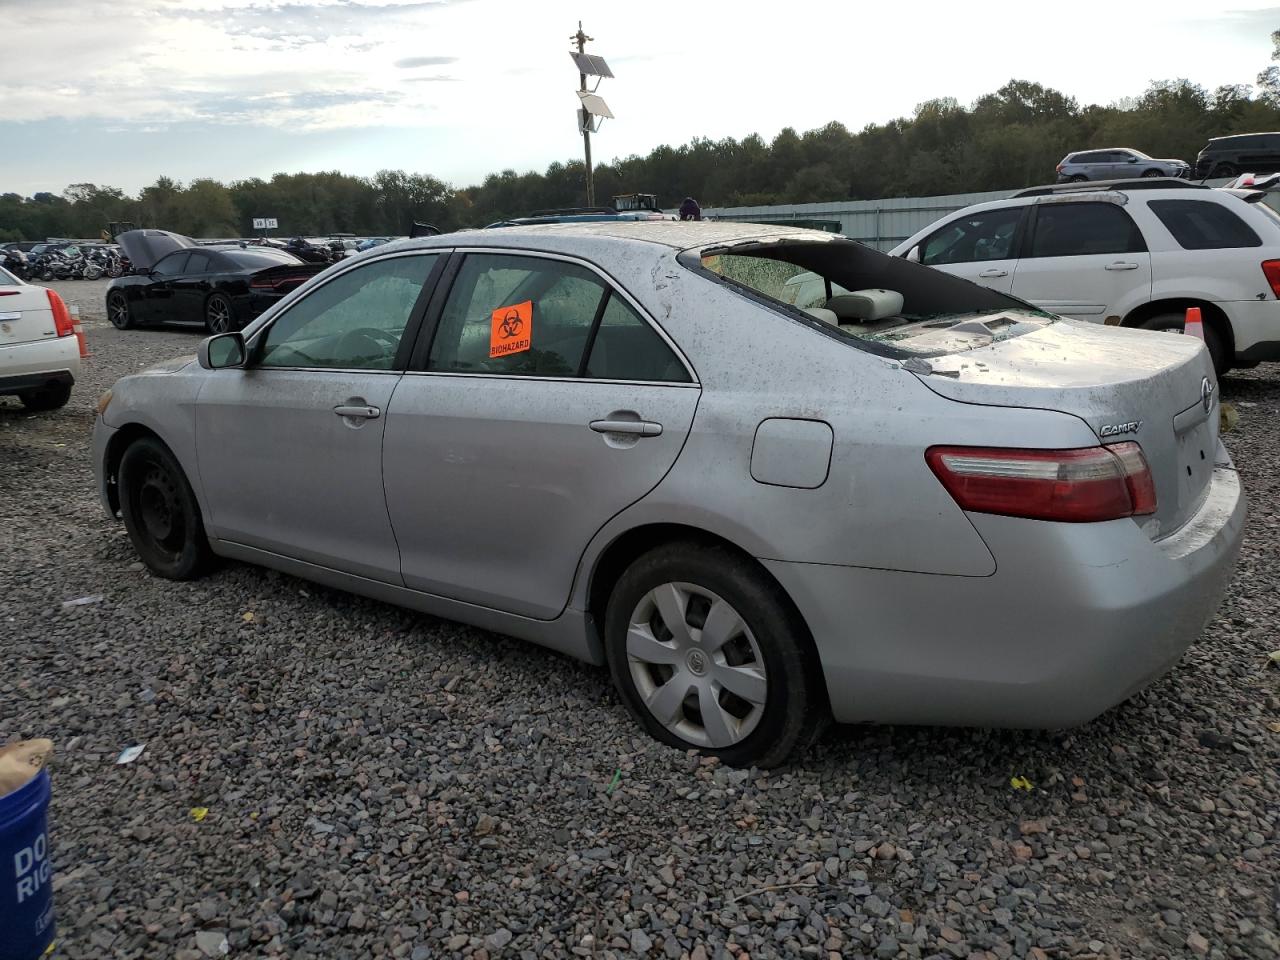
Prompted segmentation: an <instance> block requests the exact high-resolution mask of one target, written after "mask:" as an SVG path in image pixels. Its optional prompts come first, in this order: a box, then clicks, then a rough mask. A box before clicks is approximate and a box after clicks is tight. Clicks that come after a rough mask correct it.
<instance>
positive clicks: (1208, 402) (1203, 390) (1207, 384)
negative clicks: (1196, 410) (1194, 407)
mask: <svg viewBox="0 0 1280 960" xmlns="http://www.w3.org/2000/svg"><path fill="white" fill-rule="evenodd" d="M1200 402H1201V403H1202V404H1204V412H1205V413H1208V412H1209V411H1210V410H1211V409H1212V408H1213V383H1212V382H1211V381H1210V380H1209V378H1208V377H1205V378H1204V379H1202V380H1201V381H1200Z"/></svg>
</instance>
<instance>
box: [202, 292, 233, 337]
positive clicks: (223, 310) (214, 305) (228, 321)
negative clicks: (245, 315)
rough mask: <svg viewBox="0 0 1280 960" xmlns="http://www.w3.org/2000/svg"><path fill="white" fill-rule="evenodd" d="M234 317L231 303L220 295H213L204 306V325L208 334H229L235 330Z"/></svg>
mask: <svg viewBox="0 0 1280 960" xmlns="http://www.w3.org/2000/svg"><path fill="white" fill-rule="evenodd" d="M235 322H236V315H235V312H234V311H233V310H232V309H231V301H230V300H228V299H227V298H226V296H224V295H223V294H221V293H215V294H214V295H213V296H211V297H210V298H209V299H208V300H206V301H205V305H204V325H205V327H207V328H208V330H209V332H210V333H230V332H231V331H232V330H233V329H234V328H235Z"/></svg>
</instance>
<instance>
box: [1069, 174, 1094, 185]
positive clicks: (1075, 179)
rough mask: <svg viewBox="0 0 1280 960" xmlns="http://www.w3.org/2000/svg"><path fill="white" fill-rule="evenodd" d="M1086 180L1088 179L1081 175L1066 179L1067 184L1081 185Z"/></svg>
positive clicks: (1073, 175)
mask: <svg viewBox="0 0 1280 960" xmlns="http://www.w3.org/2000/svg"><path fill="white" fill-rule="evenodd" d="M1088 179H1089V178H1088V177H1086V176H1085V175H1084V174H1083V173H1076V174H1072V175H1071V176H1069V177H1067V183H1083V182H1084V181H1085V180H1088Z"/></svg>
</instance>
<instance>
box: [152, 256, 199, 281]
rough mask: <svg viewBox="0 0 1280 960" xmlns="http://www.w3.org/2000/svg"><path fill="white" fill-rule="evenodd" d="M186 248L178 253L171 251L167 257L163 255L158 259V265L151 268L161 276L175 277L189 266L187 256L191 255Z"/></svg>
mask: <svg viewBox="0 0 1280 960" xmlns="http://www.w3.org/2000/svg"><path fill="white" fill-rule="evenodd" d="M190 256H191V254H189V253H188V252H187V251H186V250H181V251H179V252H178V253H171V254H169V255H168V256H167V257H162V258H161V259H160V260H158V261H156V265H155V266H154V267H152V268H151V272H152V273H154V274H156V275H157V276H161V277H173V276H176V275H178V274H180V273H182V272H183V270H184V269H186V266H187V258H188V257H190Z"/></svg>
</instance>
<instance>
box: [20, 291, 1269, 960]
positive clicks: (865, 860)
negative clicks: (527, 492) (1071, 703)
mask: <svg viewBox="0 0 1280 960" xmlns="http://www.w3.org/2000/svg"><path fill="white" fill-rule="evenodd" d="M63 286H65V287H68V288H70V289H69V290H68V293H69V294H70V295H73V296H76V297H77V298H78V299H80V300H82V302H84V304H85V307H86V310H85V316H86V318H89V319H88V320H87V322H86V327H87V331H88V337H89V344H90V348H91V350H92V351H93V359H92V360H91V361H90V364H89V367H88V371H87V375H86V377H85V379H84V380H83V381H82V382H81V383H80V384H78V385H77V387H76V390H75V393H74V395H73V397H72V400H71V404H70V405H69V406H68V407H67V408H66V409H65V410H63V411H60V412H58V413H54V414H46V415H38V416H32V415H28V414H26V413H25V412H23V411H22V409H21V408H20V407H19V406H18V405H17V403H16V402H14V401H11V400H0V463H3V470H0V553H2V555H3V556H4V558H5V561H4V563H3V565H2V566H0V595H3V596H4V598H5V601H4V606H3V608H2V612H0V622H3V624H4V629H3V631H2V632H0V657H2V658H3V659H2V660H0V662H3V664H4V665H5V669H4V671H3V675H0V742H3V741H5V740H7V739H9V738H13V737H27V736H36V735H43V736H49V737H52V738H54V739H55V740H56V741H57V744H58V751H57V754H56V756H55V762H54V766H53V769H52V772H53V782H54V800H53V808H52V824H51V829H52V832H53V840H54V851H55V852H54V858H55V864H56V869H57V879H56V887H55V889H56V891H57V893H56V903H57V910H58V914H59V923H60V942H61V951H62V953H63V955H65V956H67V957H104V956H118V957H148V958H149V957H154V956H173V957H177V958H180V960H196V958H199V957H202V956H217V955H219V954H220V951H221V949H222V945H223V941H224V938H225V941H226V945H227V947H229V949H230V953H231V954H232V955H233V956H253V957H261V956H275V955H287V956H290V957H326V958H346V957H352V958H354V957H384V956H393V957H409V958H412V960H423V958H427V957H437V956H450V955H459V954H470V955H471V956H473V957H476V958H486V957H499V956H520V957H535V956H567V955H571V954H572V955H578V956H584V957H585V956H596V955H599V956H619V957H622V956H633V955H650V956H654V957H671V958H678V957H686V956H687V957H692V958H703V957H718V956H726V955H734V956H737V957H739V958H743V957H747V956H748V954H749V955H750V956H753V957H764V956H773V955H788V956H797V955H798V956H805V957H820V958H826V960H830V958H831V957H834V956H843V957H855V956H857V957H862V956H868V957H877V958H891V957H941V958H952V957H957V958H974V957H980V958H992V957H995V958H1001V960H1003V958H1008V957H1016V958H1024V957H1030V958H1035V960H1047V958H1067V957H1075V958H1085V957H1095V956H1096V957H1108V958H1114V957H1141V958H1157V957H1170V958H1172V957H1201V956H1210V957H1256V958H1268V960H1272V958H1275V957H1277V956H1278V955H1280V936H1278V934H1277V911H1278V909H1280V888H1278V887H1277V865H1278V863H1280V858H1278V857H1277V850H1276V841H1277V820H1278V819H1280V807H1278V806H1277V802H1278V801H1277V797H1278V796H1280V793H1278V788H1280V763H1278V760H1280V732H1278V731H1280V725H1278V721H1280V670H1274V669H1267V668H1266V666H1265V662H1266V661H1265V654H1266V652H1267V651H1268V650H1271V649H1274V648H1276V647H1277V646H1280V642H1277V639H1276V627H1275V625H1276V613H1277V606H1278V605H1280V599H1278V597H1280V593H1278V591H1277V587H1280V573H1278V572H1277V571H1280V551H1278V550H1277V546H1276V536H1277V533H1280V523H1278V519H1277V506H1276V505H1277V503H1280V482H1278V480H1277V477H1276V471H1275V465H1276V463H1277V462H1280V435H1278V433H1277V427H1276V423H1277V418H1278V417H1280V367H1278V366H1269V367H1263V368H1260V369H1259V370H1258V371H1255V372H1250V373H1245V374H1240V375H1236V376H1233V377H1231V378H1229V379H1228V380H1227V381H1226V382H1225V383H1224V385H1223V395H1224V398H1225V399H1227V400H1229V401H1233V402H1235V403H1236V405H1237V406H1238V407H1239V409H1240V413H1241V415H1242V417H1241V423H1240V425H1239V427H1238V429H1237V431H1236V432H1235V433H1234V434H1232V435H1231V437H1230V438H1229V442H1230V445H1231V448H1232V451H1233V453H1234V455H1235V458H1236V461H1237V463H1238V465H1239V467H1240V470H1241V472H1242V473H1243V475H1244V477H1245V480H1246V486H1247V488H1248V490H1249V495H1250V498H1251V506H1252V515H1251V517H1250V520H1249V529H1248V540H1247V542H1246V544H1245V548H1244V554H1243V558H1242V561H1241V565H1240V570H1239V573H1238V575H1237V576H1236V578H1235V581H1234V583H1233V584H1232V586H1231V589H1230V594H1229V597H1228V598H1227V601H1226V603H1225V605H1224V606H1223V609H1222V611H1221V613H1220V614H1219V616H1218V617H1217V618H1216V619H1215V620H1214V621H1213V622H1212V624H1211V625H1210V626H1209V628H1208V629H1207V631H1206V634H1205V636H1204V638H1203V639H1202V640H1201V641H1200V642H1199V643H1198V644H1197V645H1196V646H1195V647H1193V649H1192V650H1191V651H1190V652H1189V653H1188V655H1187V656H1186V658H1185V659H1184V660H1183V661H1182V663H1181V664H1180V665H1179V666H1178V667H1177V668H1176V669H1175V670H1174V671H1173V673H1172V674H1171V675H1170V676H1169V677H1167V678H1165V679H1164V680H1161V681H1160V682H1158V683H1156V684H1155V685H1154V686H1153V687H1152V688H1150V689H1149V690H1147V691H1146V692H1144V693H1143V694H1141V695H1139V696H1138V697H1136V698H1135V699H1134V700H1132V701H1131V702H1129V703H1127V704H1125V705H1123V706H1122V707H1120V708H1118V709H1116V710H1113V711H1111V712H1110V713H1108V714H1107V715H1105V716H1103V717H1101V718H1100V719H1098V720H1096V721H1095V722H1093V723H1091V724H1089V725H1088V726H1086V727H1083V728H1080V729H1077V730H1072V731H1067V732H1062V733H1056V734H1055V733H1043V734H1041V733H1028V732H1008V731H983V730H944V729H934V728H907V727H883V728H873V727H858V728H844V729H839V730H835V731H832V732H831V733H830V734H828V735H827V736H826V738H825V739H824V740H823V742H821V743H820V744H819V745H818V746H817V747H816V748H815V749H814V750H813V751H812V752H811V753H810V754H809V755H807V756H806V757H805V758H804V760H803V762H802V763H800V764H798V765H796V766H793V767H791V768H788V769H784V770H781V771H773V772H770V773H768V774H765V773H759V772H754V771H734V770H729V769H726V768H723V767H721V766H718V765H717V764H715V763H714V762H708V761H705V760H699V759H698V758H697V757H695V756H692V755H686V754H683V753H680V752H677V751H672V750H670V749H667V748H665V747H662V746H659V745H658V744H656V743H654V742H651V741H650V740H648V739H647V738H646V737H644V736H643V735H642V734H641V733H640V732H639V731H638V729H637V728H636V727H635V726H634V725H633V723H632V722H631V720H630V719H629V718H628V716H627V715H626V713H625V712H624V710H623V708H622V706H621V705H620V704H619V702H618V700H617V699H616V697H615V696H614V695H613V693H612V692H611V689H610V687H609V683H608V678H607V675H606V673H605V671H603V670H599V669H594V668H589V667H586V666H583V665H580V664H577V663H573V662H570V661H568V660H566V659H563V658H561V657H559V656H556V655H554V654H552V653H549V652H546V651H544V650H541V649H538V648H536V647H532V646H527V645H522V644H520V643H518V642H515V641H511V640H507V639H504V638H501V637H496V636H493V635H491V634H487V633H484V632H483V631H479V630H473V629H470V628H467V627H463V626H459V625H456V624H452V623H448V622H444V621H439V620H433V619H431V618H428V617H423V616H418V615H415V614H411V613H407V612H404V611H401V610H398V609H396V608H393V607H389V606H384V605H381V604H377V603H373V602H370V601H365V600H361V599H357V598H353V597H350V596H347V595H344V594H340V593H337V592H333V591H330V590H326V589H324V588H321V587H317V586H314V585H311V584H308V583H305V582H303V581H299V580H294V579H292V578H289V577H284V576H279V575H276V574H273V573H268V572H264V571H262V570H258V569H254V568H250V567H246V566H240V565H235V564H231V565H228V566H226V567H224V568H223V569H222V570H221V571H220V572H218V573H217V574H215V575H214V576H211V577H210V578H208V579H205V580H203V581H200V582H197V583H191V584H174V583H169V582H165V581H161V580H157V579H155V578H153V577H151V576H149V575H148V574H147V573H146V572H144V571H143V569H142V567H141V564H139V563H137V562H136V559H137V558H136V557H135V555H134V553H133V551H132V550H131V548H130V546H129V543H128V541H127V539H126V537H125V533H124V530H123V529H122V527H121V526H120V525H118V524H116V523H111V522H108V521H107V520H106V519H105V518H104V517H103V516H102V514H101V512H100V511H99V508H98V505H97V502H96V500H95V495H94V493H93V489H92V481H91V473H90V466H89V462H88V432H89V429H90V425H91V421H92V407H93V404H94V402H95V400H96V399H97V397H98V394H99V392H100V391H101V390H102V389H104V388H105V387H107V386H108V385H109V384H110V383H111V382H112V381H114V380H115V379H116V378H117V377H119V376H122V375H124V374H126V373H129V372H130V371H133V370H135V369H138V368H139V367H142V366H145V365H148V364H150V363H153V362H156V361H159V360H162V359H165V358H167V357H170V356H172V355H175V354H178V353H189V352H192V351H193V350H194V348H195V345H196V343H197V334H196V333H195V332H193V331H183V330H176V329H175V330H165V331H130V332H127V333H120V332H117V331H115V330H114V329H112V328H111V327H110V326H108V325H107V324H106V323H105V322H103V321H101V320H96V321H95V320H93V319H92V317H93V316H95V315H96V316H99V317H100V316H101V292H100V291H96V292H94V293H93V295H92V296H90V290H91V287H95V286H101V285H99V284H89V283H72V284H65V285H63ZM95 595H101V596H102V599H101V600H100V601H99V602H95V603H89V604H86V605H83V606H76V607H70V608H64V607H63V606H62V605H63V602H64V601H67V600H70V599H74V598H78V597H84V596H95ZM134 743H145V744H146V750H145V752H144V753H143V754H142V756H141V758H140V759H139V760H137V761H136V762H134V763H133V764H131V765H128V766H117V765H115V764H114V760H115V757H116V755H117V754H118V753H119V751H120V750H121V749H122V748H123V747H125V746H128V745H130V744H134ZM1014 776H1020V777H1026V778H1027V779H1028V780H1029V781H1030V782H1031V783H1032V784H1034V788H1033V789H1031V790H1030V791H1025V790H1019V789H1014V788H1013V787H1012V786H1011V784H1010V779H1011V777H1014ZM611 787H612V789H611ZM196 807H207V808H208V815H207V817H205V818H204V819H203V820H202V821H200V822H197V821H196V820H195V819H194V817H193V815H192V813H191V811H192V808H196Z"/></svg>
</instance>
